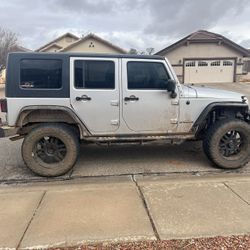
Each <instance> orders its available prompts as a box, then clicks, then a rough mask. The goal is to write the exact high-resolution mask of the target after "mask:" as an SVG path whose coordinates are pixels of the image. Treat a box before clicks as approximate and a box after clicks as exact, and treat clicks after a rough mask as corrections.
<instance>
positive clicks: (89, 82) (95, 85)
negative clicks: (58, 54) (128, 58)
mask: <svg viewBox="0 0 250 250" xmlns="http://www.w3.org/2000/svg"><path fill="white" fill-rule="evenodd" d="M75 87H76V88H81V89H114V88H115V64H114V62H111V61H92V60H91V61H90V60H89V61H87V60H77V61H75Z"/></svg>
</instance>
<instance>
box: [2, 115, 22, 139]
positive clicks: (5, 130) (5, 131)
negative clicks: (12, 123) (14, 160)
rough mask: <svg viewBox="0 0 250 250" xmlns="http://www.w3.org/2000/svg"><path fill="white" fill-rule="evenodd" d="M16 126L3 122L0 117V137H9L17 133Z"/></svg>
mask: <svg viewBox="0 0 250 250" xmlns="http://www.w3.org/2000/svg"><path fill="white" fill-rule="evenodd" d="M17 130H18V129H17V128H15V127H9V126H7V125H6V124H3V123H2V121H1V118H0V138H4V137H10V136H14V135H16V134H17Z"/></svg>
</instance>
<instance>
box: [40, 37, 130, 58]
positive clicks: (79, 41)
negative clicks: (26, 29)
mask: <svg viewBox="0 0 250 250" xmlns="http://www.w3.org/2000/svg"><path fill="white" fill-rule="evenodd" d="M36 51H37V52H86V53H111V54H113V53H115V54H125V53H127V52H126V51H125V50H124V49H122V48H120V47H118V46H116V45H114V44H112V43H110V42H108V41H107V40H104V39H103V38H101V37H99V36H97V35H95V34H93V33H90V34H88V35H86V36H84V37H82V38H79V37H77V36H75V35H73V34H71V33H66V34H64V35H62V36H60V37H58V38H56V39H55V40H53V41H51V42H49V43H47V44H45V45H43V46H42V47H40V48H39V49H37V50H36Z"/></svg>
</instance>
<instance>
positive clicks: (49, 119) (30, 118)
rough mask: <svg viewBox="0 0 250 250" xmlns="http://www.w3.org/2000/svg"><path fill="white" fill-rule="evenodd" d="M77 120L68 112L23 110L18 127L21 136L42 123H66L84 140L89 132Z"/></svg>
mask: <svg viewBox="0 0 250 250" xmlns="http://www.w3.org/2000/svg"><path fill="white" fill-rule="evenodd" d="M77 118H78V117H75V116H73V115H72V114H70V113H69V112H67V111H66V110H57V109H29V110H23V111H22V112H21V113H20V114H19V117H18V120H17V123H16V126H17V127H19V128H20V129H19V134H27V133H29V131H30V130H31V129H32V128H34V127H35V126H37V125H38V124H41V123H65V124H68V125H70V126H72V128H74V130H75V131H76V132H77V134H78V135H79V137H80V138H83V137H84V136H86V135H87V133H88V131H87V129H86V128H85V127H84V126H83V124H82V123H81V122H80V121H79V120H78V119H77Z"/></svg>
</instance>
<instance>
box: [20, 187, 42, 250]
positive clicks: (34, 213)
mask: <svg viewBox="0 0 250 250" xmlns="http://www.w3.org/2000/svg"><path fill="white" fill-rule="evenodd" d="M45 194H46V191H44V192H43V194H42V197H41V199H40V201H39V203H38V205H37V207H36V209H35V211H34V212H33V215H32V216H31V219H30V221H29V223H28V225H27V226H26V228H25V230H24V232H23V235H22V237H21V239H20V241H19V242H18V245H17V248H16V249H20V245H21V243H22V241H23V238H24V236H25V234H26V232H27V231H28V229H29V226H30V224H31V222H32V221H33V219H34V217H35V216H36V213H37V211H38V209H39V207H40V205H41V203H42V201H43V198H44V196H45Z"/></svg>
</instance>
